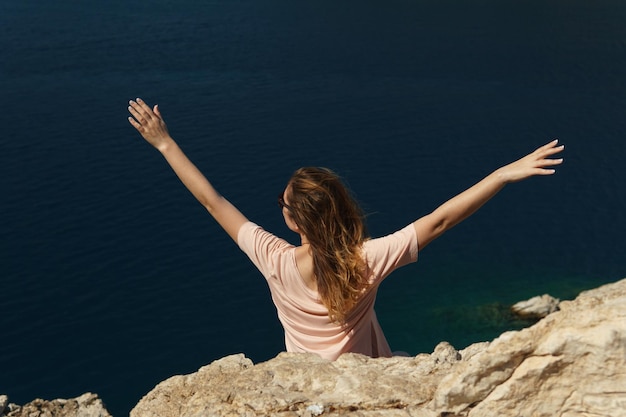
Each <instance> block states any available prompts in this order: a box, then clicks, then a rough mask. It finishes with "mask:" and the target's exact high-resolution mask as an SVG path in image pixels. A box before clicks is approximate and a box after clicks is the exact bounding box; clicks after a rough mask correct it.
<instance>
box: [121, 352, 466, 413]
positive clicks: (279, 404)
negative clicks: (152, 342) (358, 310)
mask: <svg viewBox="0 0 626 417" xmlns="http://www.w3.org/2000/svg"><path fill="white" fill-rule="evenodd" d="M461 357H462V354H460V353H459V352H457V351H456V350H455V349H454V348H453V347H452V346H450V345H449V344H448V343H441V344H440V345H438V346H437V348H436V349H435V352H434V353H433V354H432V355H427V354H422V355H418V356H417V357H414V358H413V357H393V358H379V359H372V358H369V357H367V356H363V355H358V354H344V355H342V356H341V357H340V358H339V359H337V360H336V361H334V362H333V361H329V360H325V359H322V358H320V357H319V356H317V355H314V354H297V353H281V354H279V355H278V356H277V357H276V358H274V359H272V360H270V361H267V362H264V363H260V364H258V365H253V364H252V362H251V361H250V360H249V359H247V358H245V357H244V356H243V355H234V356H229V357H226V358H223V359H220V360H218V361H216V362H213V363H212V364H211V365H208V366H206V367H203V368H201V369H200V370H199V371H198V372H196V373H194V374H190V375H186V376H176V377H173V378H170V379H168V380H166V381H165V382H162V383H161V384H159V385H157V387H156V388H155V389H154V390H152V391H151V392H150V393H149V394H148V395H146V396H145V397H144V398H143V399H142V400H141V401H140V402H139V404H137V406H136V407H135V408H134V409H133V410H132V411H131V413H130V415H131V417H153V416H154V417H156V416H160V417H174V416H176V417H192V416H193V417H196V416H198V417H199V416H204V415H220V416H257V415H262V416H305V415H310V416H316V415H322V414H323V415H325V416H326V415H343V414H345V413H347V412H350V413H353V415H355V416H358V415H361V416H374V415H389V416H423V417H427V416H434V414H433V413H432V412H431V411H430V410H428V409H426V408H424V407H423V405H424V404H426V403H427V402H428V401H430V399H431V398H432V396H433V394H434V392H435V390H436V388H437V385H438V384H439V381H441V379H442V378H443V377H444V376H445V375H446V374H447V373H448V372H449V370H450V369H451V368H453V367H454V366H455V364H456V363H458V362H459V361H460V360H462V359H461ZM381 413H383V414H381Z"/></svg>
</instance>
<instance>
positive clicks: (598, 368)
mask: <svg viewBox="0 0 626 417" xmlns="http://www.w3.org/2000/svg"><path fill="white" fill-rule="evenodd" d="M345 414H349V415H351V416H362V417H370V416H390V417H391V416H394V417H395V416H397V417H400V416H411V417H443V416H464V417H465V416H467V417H479V416H480V417H484V416H499V417H509V416H510V417H517V416H537V417H539V416H546V417H547V416H562V417H573V416H579V415H589V416H592V415H593V416H612V417H626V280H622V281H619V282H617V283H614V284H610V285H606V286H603V287H600V288H598V289H595V290H592V291H587V292H584V293H582V294H581V295H580V296H579V297H578V298H576V300H574V301H564V302H562V303H561V304H560V311H556V312H554V313H552V314H550V315H549V316H547V317H546V318H544V319H543V320H541V321H539V322H538V323H537V324H535V325H533V326H531V327H529V328H526V329H524V330H521V331H514V332H507V333H504V334H503V335H501V336H500V337H498V338H497V339H495V340H494V341H492V342H489V343H488V342H483V343H477V344H474V345H471V346H469V347H467V348H466V349H464V350H461V351H457V350H456V349H454V347H452V346H451V345H450V344H448V343H445V342H443V343H440V344H439V345H438V346H437V347H436V348H435V350H434V352H433V353H432V354H420V355H417V356H416V357H413V358H411V357H393V358H378V359H372V358H368V357H366V356H362V355H357V354H344V355H342V356H341V357H340V358H339V359H337V360H336V361H334V362H331V361H327V360H324V359H321V358H320V357H318V356H316V355H313V354H295V353H281V354H279V355H278V356H277V357H276V358H274V359H271V360H269V361H267V362H263V363H259V364H257V365H254V364H253V363H252V362H251V361H250V360H249V359H247V358H245V357H244V356H243V355H241V354H240V355H233V356H228V357H226V358H223V359H220V360H218V361H215V362H213V363H212V364H210V365H208V366H205V367H203V368H200V370H198V372H196V373H193V374H190V375H184V376H175V377H172V378H170V379H168V380H166V381H164V382H162V383H160V384H158V385H157V386H156V387H155V388H154V389H153V390H152V391H151V392H149V393H148V394H147V395H146V396H145V397H144V398H143V399H142V400H141V401H140V402H139V403H138V404H137V406H136V407H135V408H134V409H133V410H132V411H131V413H130V415H131V417H156V416H159V417H174V416H176V417H199V416H205V415H219V416H261V415H262V416H280V417H291V416H294V417H295V416H320V415H321V416H339V415H345Z"/></svg>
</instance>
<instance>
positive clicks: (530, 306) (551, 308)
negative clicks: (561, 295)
mask: <svg viewBox="0 0 626 417" xmlns="http://www.w3.org/2000/svg"><path fill="white" fill-rule="evenodd" d="M560 302H561V301H560V300H559V299H558V298H554V297H552V296H550V295H548V294H544V295H538V296H536V297H533V298H531V299H529V300H526V301H520V302H519V303H515V304H513V306H511V311H512V312H513V313H514V314H516V315H518V316H520V317H522V318H531V319H532V318H536V319H541V318H544V317H546V316H547V315H548V314H551V313H554V312H555V311H557V310H558V308H559V303H560Z"/></svg>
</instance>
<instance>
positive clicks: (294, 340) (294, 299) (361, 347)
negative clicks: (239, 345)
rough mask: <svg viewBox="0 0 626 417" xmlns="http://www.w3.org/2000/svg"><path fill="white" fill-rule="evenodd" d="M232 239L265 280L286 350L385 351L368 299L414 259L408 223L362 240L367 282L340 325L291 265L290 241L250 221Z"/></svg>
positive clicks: (329, 353) (327, 353)
mask: <svg viewBox="0 0 626 417" xmlns="http://www.w3.org/2000/svg"><path fill="white" fill-rule="evenodd" d="M237 242H238V245H239V247H240V248H241V250H242V251H243V252H244V253H246V255H248V257H249V258H250V260H251V261H252V262H253V263H254V265H255V266H256V267H257V268H258V269H259V271H261V273H262V274H263V276H264V277H265V279H266V280H267V283H268V285H269V288H270V292H271V295H272V300H273V301H274V305H275V306H276V310H277V312H278V318H279V320H280V322H281V323H282V325H283V328H284V329H285V345H286V348H287V351H288V352H313V353H317V354H318V355H320V356H321V357H323V358H327V359H330V360H335V359H337V358H338V357H339V355H341V354H342V353H345V352H356V353H362V354H364V355H368V356H371V357H379V356H387V357H388V356H391V349H390V348H389V344H388V343H387V340H386V339H385V335H384V334H383V331H382V329H381V327H380V324H378V320H377V319H376V313H375V312H374V301H375V300H376V293H377V291H378V286H379V285H380V283H381V282H382V280H383V279H384V278H385V277H387V276H388V275H389V274H390V273H391V272H392V271H393V270H394V269H396V268H398V267H401V266H403V265H406V264H408V263H410V262H415V261H417V249H418V248H417V236H416V234H415V227H414V226H413V224H410V225H408V226H406V227H405V228H403V229H401V230H399V231H397V232H396V233H393V234H391V235H388V236H385V237H381V238H377V239H370V240H367V241H366V242H365V243H364V244H363V255H364V259H365V261H366V263H367V267H368V275H369V282H370V284H371V285H370V287H369V289H368V290H367V292H366V293H365V294H364V295H363V298H362V299H361V300H360V301H359V304H358V305H357V306H356V307H355V308H354V310H353V311H351V312H350V315H349V316H348V318H347V320H346V323H345V325H343V326H342V325H339V324H337V323H334V322H332V321H330V319H329V317H328V309H327V308H326V307H325V306H324V304H322V303H321V301H320V300H319V299H318V294H317V291H314V290H311V289H310V288H308V287H307V286H306V285H305V283H304V280H303V279H302V277H301V275H300V272H299V270H298V268H297V266H296V258H295V248H296V247H295V246H294V245H292V244H290V243H288V242H287V241H285V240H283V239H281V238H278V237H276V236H274V235H273V234H271V233H269V232H267V231H265V230H263V229H262V228H261V227H260V226H258V225H256V224H254V223H252V222H248V223H246V224H244V225H243V226H242V227H241V229H239V233H238V237H237Z"/></svg>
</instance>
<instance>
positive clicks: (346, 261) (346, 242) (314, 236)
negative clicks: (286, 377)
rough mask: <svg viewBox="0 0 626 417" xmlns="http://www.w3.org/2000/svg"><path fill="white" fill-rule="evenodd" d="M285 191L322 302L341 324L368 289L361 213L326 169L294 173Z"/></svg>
mask: <svg viewBox="0 0 626 417" xmlns="http://www.w3.org/2000/svg"><path fill="white" fill-rule="evenodd" d="M287 189H288V191H289V195H288V200H289V209H290V214H291V216H292V218H293V220H294V222H295V223H296V224H297V225H298V228H299V229H300V231H301V232H302V233H303V234H304V235H305V236H306V237H307V239H308V241H309V244H310V245H311V254H312V256H313V271H314V274H315V279H316V282H317V291H318V294H319V296H320V299H321V301H322V303H323V304H324V305H325V306H326V308H328V314H329V317H330V319H331V320H332V321H335V322H338V323H343V322H345V319H346V316H347V314H348V313H349V312H350V310H352V308H353V307H354V306H355V304H356V303H357V301H358V299H359V298H360V296H361V295H362V293H363V290H364V289H365V288H366V286H367V277H366V276H365V262H364V260H363V258H362V255H361V246H362V244H363V241H364V240H365V239H366V238H367V230H366V226H365V221H364V220H365V218H364V215H363V212H362V210H361V208H360V207H359V205H358V204H357V203H356V201H355V199H354V197H353V196H352V194H351V193H350V191H349V189H348V188H347V187H346V186H345V185H344V183H343V182H342V181H341V179H340V178H339V176H338V175H337V174H335V173H334V172H333V171H331V170H329V169H327V168H315V167H305V168H300V169H298V170H297V171H296V172H295V173H294V174H293V175H292V177H291V179H290V180H289V184H288V187H287Z"/></svg>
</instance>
